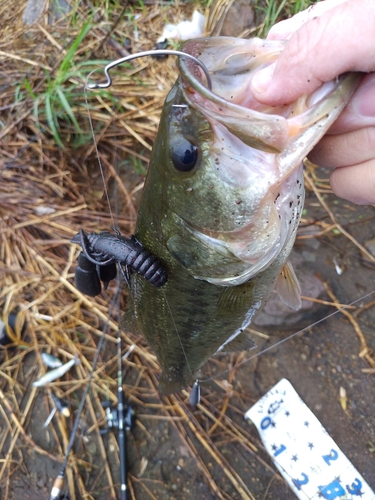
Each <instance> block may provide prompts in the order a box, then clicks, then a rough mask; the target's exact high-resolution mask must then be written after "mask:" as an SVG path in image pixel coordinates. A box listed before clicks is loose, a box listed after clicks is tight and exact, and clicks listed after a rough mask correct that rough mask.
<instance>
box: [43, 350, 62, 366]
mask: <svg viewBox="0 0 375 500" xmlns="http://www.w3.org/2000/svg"><path fill="white" fill-rule="evenodd" d="M41 356H42V361H43V363H44V364H45V365H46V366H48V368H58V367H59V366H62V364H63V363H62V361H61V360H60V359H59V358H56V356H53V354H49V353H48V352H42V355H41Z"/></svg>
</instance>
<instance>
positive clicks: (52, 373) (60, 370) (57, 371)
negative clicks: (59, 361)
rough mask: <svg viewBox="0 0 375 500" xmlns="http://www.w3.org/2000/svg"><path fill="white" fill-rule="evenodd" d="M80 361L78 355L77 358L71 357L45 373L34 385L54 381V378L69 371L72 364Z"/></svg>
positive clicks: (40, 385)
mask: <svg viewBox="0 0 375 500" xmlns="http://www.w3.org/2000/svg"><path fill="white" fill-rule="evenodd" d="M78 363H79V359H78V357H77V356H76V357H75V358H73V359H71V360H70V361H68V362H67V363H65V364H64V365H62V366H60V367H58V368H55V369H54V370H50V371H49V372H47V373H45V374H44V375H43V376H42V377H40V379H38V380H36V381H35V382H33V386H34V387H43V385H46V384H49V383H50V382H53V381H54V380H56V379H58V378H60V377H62V376H63V375H64V374H65V373H66V372H68V371H69V370H70V369H71V368H72V366H74V365H75V364H78Z"/></svg>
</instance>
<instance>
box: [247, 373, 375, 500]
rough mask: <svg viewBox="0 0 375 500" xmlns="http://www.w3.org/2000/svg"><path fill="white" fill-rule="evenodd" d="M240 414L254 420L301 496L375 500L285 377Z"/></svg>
mask: <svg viewBox="0 0 375 500" xmlns="http://www.w3.org/2000/svg"><path fill="white" fill-rule="evenodd" d="M245 418H246V419H250V420H251V421H252V422H253V423H254V424H255V426H256V427H257V429H258V431H259V434H260V436H261V438H262V441H263V443H264V446H265V448H266V450H267V451H268V453H269V454H270V456H271V457H272V459H273V461H274V463H275V465H276V467H277V468H278V469H279V471H280V473H281V474H282V475H283V477H284V479H285V480H286V481H287V482H288V484H289V486H290V487H291V489H292V490H293V491H294V493H295V494H296V495H297V497H298V498H299V499H300V500H322V499H326V500H375V494H374V492H373V491H372V490H371V488H370V487H369V485H368V484H367V483H366V481H365V480H364V479H363V477H362V476H361V475H360V474H359V472H358V471H357V470H356V469H355V467H354V466H353V465H352V464H351V463H350V461H349V460H348V458H347V457H346V456H345V455H344V453H343V452H342V451H341V450H340V448H339V447H338V446H337V445H336V443H335V442H334V441H333V439H332V438H331V437H330V436H329V435H328V433H327V431H326V430H325V429H324V427H323V426H322V424H321V423H320V422H319V420H318V419H317V418H316V416H315V415H314V414H313V413H312V411H311V410H310V409H309V408H308V407H307V406H306V405H305V403H304V402H303V401H302V399H301V398H300V397H299V396H298V394H297V393H296V391H295V389H294V388H293V386H292V384H291V383H290V382H289V381H288V380H286V379H282V380H280V382H279V383H278V384H276V385H275V387H273V388H272V389H271V390H270V391H269V392H267V394H266V395H265V396H263V397H262V399H260V400H259V401H258V402H257V403H256V404H255V405H254V406H253V407H251V408H250V410H248V411H247V412H246V413H245ZM374 468H375V464H374Z"/></svg>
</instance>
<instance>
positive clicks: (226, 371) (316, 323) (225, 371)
mask: <svg viewBox="0 0 375 500" xmlns="http://www.w3.org/2000/svg"><path fill="white" fill-rule="evenodd" d="M374 293H375V290H372V292H368V293H366V294H365V295H362V296H361V297H359V298H358V299H356V300H353V302H350V304H346V305H345V306H343V307H340V309H337V310H336V311H334V312H332V313H330V314H328V315H327V316H324V318H321V319H319V320H318V321H315V323H312V324H310V325H308V326H306V327H305V328H302V329H301V330H298V331H297V332H294V333H292V334H291V335H289V336H288V337H286V338H285V339H281V340H279V341H278V342H276V343H275V344H272V345H271V346H269V347H266V348H265V349H263V350H262V351H260V352H258V353H256V354H254V355H253V356H250V357H249V358H247V359H245V360H244V361H241V363H239V364H238V365H236V366H235V367H232V368H228V369H227V370H224V371H222V372H221V373H219V374H218V375H215V377H210V378H206V379H201V378H200V379H198V380H199V382H200V383H205V382H209V381H211V380H215V379H216V378H219V377H221V376H223V375H225V374H226V373H229V372H230V371H231V370H232V369H234V368H235V369H236V370H237V368H240V367H241V366H242V365H244V364H246V363H248V362H249V361H251V360H252V359H255V358H257V357H258V356H261V355H262V354H265V353H266V352H269V351H270V350H271V349H273V348H275V347H277V346H279V345H281V344H284V343H285V342H286V341H287V340H290V339H292V338H294V337H296V336H297V335H299V334H300V333H302V332H304V331H305V330H308V329H309V328H313V327H314V326H316V325H319V323H322V322H323V321H325V320H327V319H329V318H331V317H332V316H335V315H336V314H338V313H340V312H341V311H343V310H344V309H347V308H348V307H350V306H352V305H354V304H356V303H357V302H360V301H361V300H363V299H366V298H367V297H370V296H371V295H373V294H374Z"/></svg>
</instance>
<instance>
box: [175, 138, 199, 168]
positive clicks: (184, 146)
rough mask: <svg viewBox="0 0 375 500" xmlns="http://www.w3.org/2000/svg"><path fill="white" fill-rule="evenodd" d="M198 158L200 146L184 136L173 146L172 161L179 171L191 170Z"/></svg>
mask: <svg viewBox="0 0 375 500" xmlns="http://www.w3.org/2000/svg"><path fill="white" fill-rule="evenodd" d="M197 160H198V148H197V146H194V144H192V143H191V142H190V141H188V140H187V139H185V138H184V137H182V138H181V139H180V140H179V141H178V142H177V143H176V144H174V145H173V146H172V162H173V165H174V166H175V168H176V170H178V171H179V172H191V171H192V170H193V168H194V167H195V165H196V163H197Z"/></svg>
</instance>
